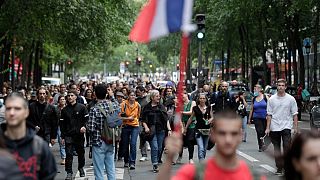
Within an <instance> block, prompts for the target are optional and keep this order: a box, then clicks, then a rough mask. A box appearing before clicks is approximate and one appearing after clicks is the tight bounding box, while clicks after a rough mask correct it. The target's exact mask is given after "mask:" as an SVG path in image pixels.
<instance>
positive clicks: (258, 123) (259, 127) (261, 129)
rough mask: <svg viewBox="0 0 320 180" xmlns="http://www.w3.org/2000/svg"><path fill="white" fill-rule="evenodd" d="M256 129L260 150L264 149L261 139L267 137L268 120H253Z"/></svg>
mask: <svg viewBox="0 0 320 180" xmlns="http://www.w3.org/2000/svg"><path fill="white" fill-rule="evenodd" d="M253 122H254V127H255V129H256V132H257V139H258V146H259V149H261V148H262V146H263V144H262V140H261V139H260V138H261V137H263V136H264V135H265V131H266V127H267V120H266V119H258V118H257V119H253Z"/></svg>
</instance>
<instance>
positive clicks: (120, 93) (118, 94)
mask: <svg viewBox="0 0 320 180" xmlns="http://www.w3.org/2000/svg"><path fill="white" fill-rule="evenodd" d="M116 96H121V97H124V94H123V93H122V92H120V91H118V92H117V93H116Z"/></svg>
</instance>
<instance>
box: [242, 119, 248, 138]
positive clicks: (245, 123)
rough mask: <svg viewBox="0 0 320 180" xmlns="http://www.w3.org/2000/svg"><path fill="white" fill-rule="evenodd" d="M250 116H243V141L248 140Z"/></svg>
mask: <svg viewBox="0 0 320 180" xmlns="http://www.w3.org/2000/svg"><path fill="white" fill-rule="evenodd" d="M247 123H248V116H245V117H243V118H242V141H247Z"/></svg>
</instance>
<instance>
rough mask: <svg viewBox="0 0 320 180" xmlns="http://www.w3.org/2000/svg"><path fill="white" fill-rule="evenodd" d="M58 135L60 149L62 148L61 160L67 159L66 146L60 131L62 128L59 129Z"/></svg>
mask: <svg viewBox="0 0 320 180" xmlns="http://www.w3.org/2000/svg"><path fill="white" fill-rule="evenodd" d="M57 135H58V143H59V147H60V156H61V159H66V146H65V145H63V144H62V143H61V131H60V127H58V132H57Z"/></svg>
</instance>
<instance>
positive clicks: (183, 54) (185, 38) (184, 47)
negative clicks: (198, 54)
mask: <svg viewBox="0 0 320 180" xmlns="http://www.w3.org/2000/svg"><path fill="white" fill-rule="evenodd" d="M188 47H189V34H187V33H182V37H181V49H180V65H179V67H180V78H179V83H178V91H177V107H176V112H175V120H174V131H175V132H177V133H181V128H182V127H181V124H180V122H181V118H182V111H183V104H184V103H183V92H184V90H183V85H184V81H185V80H184V79H185V78H184V77H185V74H186V72H185V69H186V64H187V63H186V62H187V54H188Z"/></svg>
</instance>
